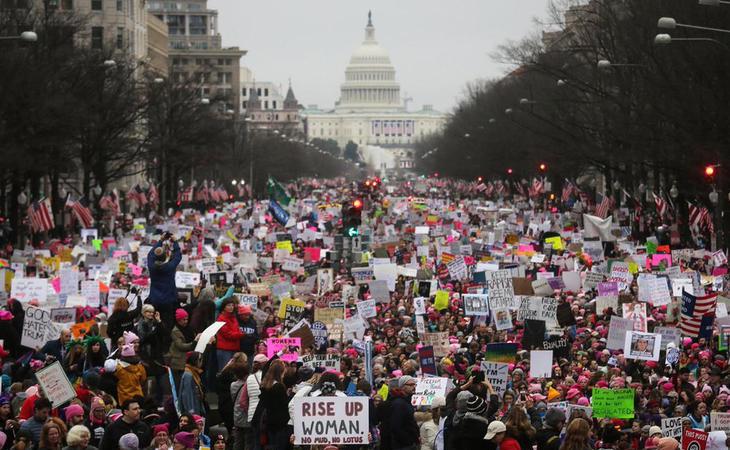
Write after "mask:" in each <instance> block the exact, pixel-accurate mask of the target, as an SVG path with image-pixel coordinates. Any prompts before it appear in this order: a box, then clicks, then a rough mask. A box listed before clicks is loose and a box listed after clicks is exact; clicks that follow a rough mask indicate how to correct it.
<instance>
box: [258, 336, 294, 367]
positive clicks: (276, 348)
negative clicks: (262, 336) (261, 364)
mask: <svg viewBox="0 0 730 450" xmlns="http://www.w3.org/2000/svg"><path fill="white" fill-rule="evenodd" d="M301 350H302V339H301V338H269V339H267V340H266V353H267V355H266V356H268V357H269V359H271V357H272V356H274V355H276V354H277V353H279V352H282V353H281V355H280V356H279V357H280V358H281V360H282V361H286V362H294V361H296V360H297V359H299V352H300V351H301Z"/></svg>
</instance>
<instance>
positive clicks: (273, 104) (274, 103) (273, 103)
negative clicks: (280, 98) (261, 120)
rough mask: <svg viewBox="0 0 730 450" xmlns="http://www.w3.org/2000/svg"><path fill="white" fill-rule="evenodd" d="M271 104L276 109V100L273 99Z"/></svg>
mask: <svg viewBox="0 0 730 450" xmlns="http://www.w3.org/2000/svg"><path fill="white" fill-rule="evenodd" d="M271 105H272V106H271V107H272V108H274V109H276V100H274V101H272V102H271Z"/></svg>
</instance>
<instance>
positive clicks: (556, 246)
mask: <svg viewBox="0 0 730 450" xmlns="http://www.w3.org/2000/svg"><path fill="white" fill-rule="evenodd" d="M545 243H546V244H551V245H552V246H553V250H562V249H563V240H562V239H560V236H553V237H549V238H547V239H545Z"/></svg>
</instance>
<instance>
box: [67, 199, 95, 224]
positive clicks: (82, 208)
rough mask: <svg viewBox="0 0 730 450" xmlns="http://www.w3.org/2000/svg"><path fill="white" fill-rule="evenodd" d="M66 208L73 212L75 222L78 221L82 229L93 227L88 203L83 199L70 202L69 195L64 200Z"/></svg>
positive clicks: (92, 218)
mask: <svg viewBox="0 0 730 450" xmlns="http://www.w3.org/2000/svg"><path fill="white" fill-rule="evenodd" d="M66 208H70V209H71V211H73V213H74V216H75V217H76V220H78V221H79V224H80V225H81V227H82V228H91V227H93V226H94V216H93V215H92V214H91V210H90V209H89V202H88V201H87V200H86V198H85V197H81V198H80V199H78V200H72V199H71V195H69V196H68V198H67V199H66Z"/></svg>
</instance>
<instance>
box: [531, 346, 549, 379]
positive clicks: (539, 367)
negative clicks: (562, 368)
mask: <svg viewBox="0 0 730 450" xmlns="http://www.w3.org/2000/svg"><path fill="white" fill-rule="evenodd" d="M552 373H553V351H552V350H532V351H531V352H530V376H531V377H533V378H550V377H551V376H552Z"/></svg>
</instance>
